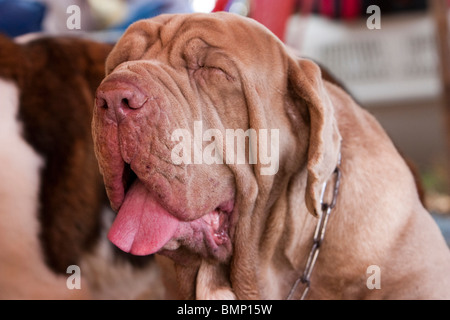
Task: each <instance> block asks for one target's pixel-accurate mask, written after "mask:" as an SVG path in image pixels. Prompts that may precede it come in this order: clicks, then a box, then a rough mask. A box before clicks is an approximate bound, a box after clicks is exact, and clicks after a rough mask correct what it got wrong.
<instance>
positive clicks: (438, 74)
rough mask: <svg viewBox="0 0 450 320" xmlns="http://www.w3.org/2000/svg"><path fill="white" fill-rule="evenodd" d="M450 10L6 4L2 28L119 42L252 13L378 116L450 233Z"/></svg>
mask: <svg viewBox="0 0 450 320" xmlns="http://www.w3.org/2000/svg"><path fill="white" fill-rule="evenodd" d="M70 5H77V6H78V7H79V8H80V12H79V18H80V23H79V27H80V28H79V29H73V30H72V29H70V28H68V25H67V21H68V19H69V18H70V17H71V16H72V15H73V14H76V12H75V11H68V8H69V6H70ZM371 5H376V6H377V8H379V15H377V11H376V10H375V11H373V10H369V12H368V10H367V9H368V8H369V6H371ZM449 8H450V0H428V1H427V0H391V1H385V0H378V1H376V0H375V1H369V0H279V1H274V0H127V1H126V0H40V1H38V0H0V32H3V33H6V34H8V35H9V36H11V37H16V36H22V35H24V34H28V33H32V32H44V33H48V34H55V35H60V34H73V35H79V36H88V37H91V38H93V39H96V40H99V41H106V42H115V41H116V40H117V39H118V38H119V37H120V36H121V34H122V33H123V32H124V30H125V29H126V28H127V27H128V25H130V24H131V23H132V22H134V21H136V20H139V19H143V18H149V17H153V16H156V15H159V14H162V13H187V12H213V11H229V12H234V13H237V14H241V15H244V16H249V17H251V18H254V19H256V20H258V21H260V22H261V23H263V24H265V25H266V26H267V27H268V28H269V29H271V30H272V31H273V32H274V33H275V34H276V35H277V36H278V37H279V38H280V39H281V40H282V41H284V42H285V43H286V44H288V45H289V46H292V47H294V48H296V49H297V50H298V51H299V52H300V53H301V54H302V55H303V56H306V57H310V58H312V59H314V60H315V61H317V62H320V63H321V64H322V65H323V66H325V67H326V68H328V69H329V70H330V71H331V73H332V74H334V75H335V76H336V77H337V78H338V79H339V80H340V81H341V82H342V83H343V84H344V86H345V87H346V88H347V89H348V91H349V92H350V93H351V94H352V95H353V97H354V98H355V99H356V100H357V101H358V102H359V103H360V104H361V105H362V106H363V107H364V108H366V109H367V110H368V111H369V112H370V113H372V114H373V115H374V116H375V117H376V118H377V119H378V120H379V121H380V123H381V124H382V126H383V127H384V128H385V130H386V131H387V132H388V134H389V135H390V136H391V138H392V140H393V141H394V143H395V144H396V145H397V147H398V149H399V150H400V151H401V152H402V153H403V155H404V156H405V157H406V158H408V159H410V160H411V161H412V162H413V163H414V164H415V166H416V167H417V170H418V172H419V173H420V176H421V178H422V181H423V184H424V187H425V190H426V201H427V205H428V208H429V210H430V211H431V212H432V213H433V214H434V216H435V218H436V220H437V221H438V223H439V224H440V226H441V227H442V228H443V230H444V232H446V233H447V234H446V235H447V239H450V219H448V218H445V217H447V216H450V197H449V194H450V170H449V168H450V160H449V159H450V157H449V153H450V50H449V27H448V24H449V17H450V15H449ZM72 18H74V17H72ZM374 26H375V28H374Z"/></svg>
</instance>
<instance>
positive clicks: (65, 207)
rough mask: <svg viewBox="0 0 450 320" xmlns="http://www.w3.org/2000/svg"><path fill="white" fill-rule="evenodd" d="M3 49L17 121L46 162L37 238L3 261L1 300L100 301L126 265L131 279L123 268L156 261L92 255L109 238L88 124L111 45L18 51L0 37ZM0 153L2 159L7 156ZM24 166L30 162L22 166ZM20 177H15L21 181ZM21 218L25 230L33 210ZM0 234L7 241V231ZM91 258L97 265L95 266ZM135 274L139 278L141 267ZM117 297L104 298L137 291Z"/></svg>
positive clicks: (48, 41) (39, 45)
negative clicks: (71, 284)
mask: <svg viewBox="0 0 450 320" xmlns="http://www.w3.org/2000/svg"><path fill="white" fill-rule="evenodd" d="M0 48H1V50H0V79H2V80H8V81H12V82H13V83H15V84H16V85H17V87H18V89H19V92H20V96H19V101H18V103H19V112H18V119H17V120H18V121H19V123H20V125H21V126H22V134H23V137H24V138H25V140H26V141H27V143H28V144H29V145H30V146H31V147H32V149H33V150H34V151H35V152H36V153H37V154H38V155H39V156H40V157H42V159H43V166H42V168H41V171H40V172H39V186H38V187H39V193H38V204H37V208H35V209H36V210H35V211H36V212H37V215H38V217H37V219H36V220H37V221H39V226H38V233H39V234H38V235H39V238H33V235H32V234H26V241H28V242H25V237H24V238H23V242H24V243H22V242H21V243H18V244H17V245H16V248H15V250H14V252H12V253H10V254H9V255H8V258H7V259H8V260H7V261H3V260H2V258H1V257H0V269H1V270H2V274H0V286H1V288H0V297H1V298H24V299H28V298H32V299H45V298H51V299H55V298H56V299H63V298H89V297H93V298H95V297H98V296H96V294H97V293H98V292H97V291H96V290H99V291H101V290H103V288H104V287H108V285H109V284H110V283H114V282H115V281H116V279H108V280H104V279H103V277H105V278H107V277H108V276H109V277H110V278H113V276H112V273H113V272H114V268H115V267H119V268H120V267H121V266H123V267H124V270H125V268H126V267H128V270H131V271H130V273H132V272H133V269H132V268H131V266H127V265H126V262H129V261H132V262H133V264H134V265H135V266H148V265H149V264H148V262H149V261H152V257H144V258H138V257H130V256H125V255H124V254H123V253H121V252H119V251H118V250H117V252H116V253H115V257H114V258H113V259H112V260H111V261H110V262H107V261H105V260H107V257H105V256H101V254H105V253H99V252H94V249H95V248H96V247H95V245H96V244H97V243H98V242H99V241H100V240H102V239H101V237H104V235H103V234H102V233H101V230H100V226H101V224H102V221H101V219H102V209H103V208H106V207H107V206H108V201H107V198H106V194H105V191H104V186H103V181H102V178H101V176H100V174H99V171H98V164H97V161H96V159H95V155H94V150H93V143H92V135H91V129H90V123H91V119H92V104H93V101H94V93H95V89H96V88H97V86H98V85H99V83H100V82H101V79H102V78H103V76H104V68H105V59H106V57H107V55H108V54H109V52H110V51H111V48H112V45H109V44H102V43H96V42H93V41H89V40H83V39H78V38H71V37H49V38H40V39H37V40H33V41H31V42H28V43H26V44H17V43H15V42H13V41H12V40H11V39H8V38H6V37H4V36H0ZM2 120H3V119H2ZM2 147H3V146H2ZM1 151H2V152H1V154H2V155H3V154H8V152H9V151H8V150H5V149H2V150H1ZM20 160H25V161H26V159H17V161H20ZM1 170H10V169H9V168H7V167H2V168H1ZM23 175H24V174H22V173H20V174H19V173H18V176H20V177H22V176H23ZM25 179H29V177H25ZM24 183H27V180H25V181H24ZM28 183H30V182H28ZM2 200H4V199H2ZM24 201H25V202H26V201H28V200H27V199H24ZM4 213H6V212H4ZM1 214H2V213H1V212H0V218H1V219H3V217H1ZM17 214H19V213H17ZM22 214H23V217H22V219H28V220H29V221H28V222H27V223H30V221H33V220H32V219H35V218H36V217H35V215H36V213H35V212H34V208H33V210H29V211H27V212H23V213H22ZM4 226H5V228H6V227H7V224H5V225H4ZM2 227H3V225H2V224H0V229H1V228H2ZM25 229H26V230H28V229H27V228H25ZM22 231H23V230H21V232H22ZM1 232H2V234H7V232H8V230H3V229H2V231H1ZM30 239H31V240H30ZM6 241H13V240H8V239H7V240H6ZM24 246H26V247H27V250H32V251H33V256H30V255H25V256H23V255H24V253H23V252H26V250H24V249H23V247H24ZM5 247H6V248H7V247H8V244H6V243H0V250H1V251H3V252H4V248H5ZM31 248H34V249H31ZM86 257H89V259H91V261H94V264H95V265H94V266H90V265H89V262H86V260H85V258H86ZM108 263H109V265H107V264H108ZM73 264H75V265H79V266H82V269H81V274H82V276H83V278H82V290H69V289H68V288H67V287H66V283H65V281H66V279H67V277H68V276H69V275H68V274H66V269H67V267H68V266H69V265H73ZM104 265H107V267H106V268H105V266H104ZM148 271H149V272H153V270H150V269H149V270H148ZM95 272H97V273H95ZM134 272H135V273H136V275H137V274H138V273H139V272H140V271H139V268H137V269H135V270H134ZM92 274H93V275H92ZM110 274H111V275H110ZM122 276H124V275H123V274H122ZM133 277H134V276H131V277H130V278H129V280H130V283H132V281H135V278H133ZM136 278H137V277H136ZM147 278H148V277H147ZM108 281H109V282H108ZM145 281H146V280H145ZM88 288H90V289H92V292H90V290H89V289H88ZM116 289H117V288H116ZM148 289H151V288H148ZM114 290H115V289H111V290H110V292H107V293H106V294H107V295H106V297H115V298H121V297H124V298H128V297H132V296H133V291H132V290H128V291H129V292H125V293H124V292H121V291H120V290H118V291H117V292H114ZM149 291H152V292H151V293H150V294H149V295H148V296H147V297H157V295H154V292H156V291H158V289H156V288H154V290H149ZM91 294H93V295H92V296H91ZM101 294H103V293H101Z"/></svg>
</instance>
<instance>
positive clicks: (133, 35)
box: [106, 13, 280, 74]
mask: <svg viewBox="0 0 450 320" xmlns="http://www.w3.org/2000/svg"><path fill="white" fill-rule="evenodd" d="M198 40H201V41H202V42H203V43H204V44H205V45H206V46H209V47H212V48H217V49H220V50H223V51H224V52H229V53H230V54H231V55H233V56H234V57H235V58H236V59H237V60H238V61H240V62H241V63H243V64H244V65H249V64H250V63H252V62H253V63H254V60H255V59H257V60H259V62H260V63H261V61H264V59H261V58H262V56H264V55H267V56H268V57H270V59H274V58H276V57H274V55H276V54H277V52H276V51H278V53H279V46H280V42H279V40H278V39H277V38H276V37H275V36H274V35H273V34H272V33H271V32H270V31H269V30H268V29H266V28H265V27H264V26H262V25H261V24H259V23H257V22H256V21H254V20H252V19H249V18H244V17H241V16H238V15H235V14H230V13H213V14H201V13H198V14H175V15H161V16H158V17H156V18H152V19H147V20H141V21H138V22H136V23H134V24H132V25H131V26H130V27H129V28H128V29H127V31H126V32H125V34H124V35H123V36H122V38H121V39H120V40H119V41H118V43H117V44H116V46H115V47H114V49H113V51H112V52H111V54H110V55H109V57H108V59H107V61H106V73H107V74H109V73H110V72H112V71H113V70H114V68H116V67H117V66H118V65H119V64H121V63H123V62H126V61H137V60H151V59H166V60H167V61H166V62H168V63H170V64H172V65H175V64H177V63H178V62H179V61H180V60H183V59H184V58H185V56H184V54H185V53H186V50H190V51H191V52H192V51H193V50H194V51H195V48H192V47H193V46H195V45H194V43H196V42H197V43H198ZM271 48H272V50H271ZM274 48H278V50H277V49H274ZM270 59H269V60H270Z"/></svg>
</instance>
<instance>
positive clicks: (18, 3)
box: [0, 0, 46, 37]
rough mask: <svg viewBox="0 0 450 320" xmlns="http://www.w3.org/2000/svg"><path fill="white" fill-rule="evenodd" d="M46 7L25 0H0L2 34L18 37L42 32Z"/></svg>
mask: <svg viewBox="0 0 450 320" xmlns="http://www.w3.org/2000/svg"><path fill="white" fill-rule="evenodd" d="M45 9H46V8H45V5H43V4H42V3H38V2H34V1H25V0H0V32H1V33H4V34H6V35H8V36H10V37H16V36H19V35H21V34H25V33H29V32H38V31H41V30H42V20H43V19H44V15H45Z"/></svg>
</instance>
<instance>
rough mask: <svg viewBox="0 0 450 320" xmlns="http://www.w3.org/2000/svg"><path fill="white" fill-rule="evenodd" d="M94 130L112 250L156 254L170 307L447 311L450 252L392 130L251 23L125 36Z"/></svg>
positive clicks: (157, 28)
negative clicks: (355, 304)
mask: <svg viewBox="0 0 450 320" xmlns="http://www.w3.org/2000/svg"><path fill="white" fill-rule="evenodd" d="M92 132H93V138H94V148H95V153H96V156H97V159H98V162H99V166H100V171H101V173H102V176H103V180H104V182H105V187H106V191H107V195H108V198H109V200H110V203H111V207H112V208H113V210H115V211H117V212H118V213H117V216H116V218H115V220H114V223H113V225H112V227H111V229H110V230H109V233H108V237H109V239H110V240H111V241H112V242H113V243H114V244H115V245H116V246H117V247H119V248H120V249H122V250H123V251H125V252H129V253H132V254H134V255H143V256H145V255H149V254H154V253H157V257H158V258H157V259H159V260H160V263H161V265H162V266H163V272H164V278H165V281H166V286H167V288H168V290H169V291H170V292H169V294H170V295H171V297H176V298H186V299H194V298H195V299H287V298H289V299H303V298H305V299H436V298H439V299H448V298H450V276H449V271H450V253H449V249H448V247H447V245H446V243H445V241H444V239H443V237H442V235H441V233H440V231H439V229H438V227H437V225H436V224H435V222H434V221H433V219H432V217H431V216H430V214H429V213H428V212H427V211H426V210H425V209H424V207H423V206H422V203H421V201H420V199H419V195H418V191H417V188H416V185H415V182H414V177H413V175H412V173H411V171H410V170H409V168H408V166H407V164H406V163H405V161H404V160H403V158H402V157H401V156H400V154H399V153H398V151H397V150H396V148H395V147H394V145H393V143H392V142H391V140H390V139H389V137H388V136H387V135H386V133H385V132H384V130H383V129H382V127H381V126H380V125H379V123H378V122H377V121H376V120H375V118H374V117H372V116H371V115H370V114H369V113H368V112H366V111H365V110H363V109H362V108H361V107H360V106H358V105H357V103H355V101H354V100H353V99H352V98H351V97H350V96H349V95H348V94H347V93H346V92H345V91H344V90H342V89H341V88H339V87H338V86H336V85H334V84H332V83H330V82H328V81H326V80H324V79H323V78H322V75H321V71H320V68H319V67H318V66H317V65H316V64H315V63H314V62H312V61H310V60H306V59H301V58H298V57H296V56H295V55H294V54H293V53H292V52H291V51H290V50H289V49H288V48H286V47H285V45H284V44H283V43H282V42H281V41H279V40H278V39H277V38H276V37H275V36H274V35H273V34H272V33H271V32H270V31H269V30H268V29H266V28H265V27H263V26H262V25H260V24H259V23H257V22H255V21H254V20H251V19H249V18H243V17H239V16H237V15H234V14H229V13H214V14H190V15H163V16H159V17H156V18H153V19H149V20H142V21H139V22H137V23H135V24H133V25H132V26H130V27H129V28H128V30H127V31H126V32H125V34H124V35H123V37H122V38H121V39H120V40H119V41H118V43H117V44H116V45H115V47H114V49H113V50H112V52H111V53H110V55H109V56H108V59H107V61H106V77H105V79H104V80H103V81H102V83H101V85H100V86H99V88H98V89H97V92H96V100H95V107H94V116H93V121H92ZM242 137H243V139H244V141H247V142H246V143H239V141H238V140H239V139H241V138H242ZM192 140H194V141H192ZM241 142H242V140H241ZM325 231H326V233H325Z"/></svg>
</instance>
